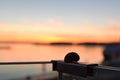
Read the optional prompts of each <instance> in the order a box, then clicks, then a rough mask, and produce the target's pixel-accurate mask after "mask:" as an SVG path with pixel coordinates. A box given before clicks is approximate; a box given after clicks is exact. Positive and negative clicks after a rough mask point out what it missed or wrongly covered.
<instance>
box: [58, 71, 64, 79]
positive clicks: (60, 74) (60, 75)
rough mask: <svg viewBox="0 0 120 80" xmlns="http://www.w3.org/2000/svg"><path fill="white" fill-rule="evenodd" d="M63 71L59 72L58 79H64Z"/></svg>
mask: <svg viewBox="0 0 120 80" xmlns="http://www.w3.org/2000/svg"><path fill="white" fill-rule="evenodd" d="M62 76H63V75H62V72H58V80H62Z"/></svg>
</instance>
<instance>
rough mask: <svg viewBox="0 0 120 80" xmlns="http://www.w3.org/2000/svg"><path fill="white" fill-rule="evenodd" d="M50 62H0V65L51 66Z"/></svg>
mask: <svg viewBox="0 0 120 80" xmlns="http://www.w3.org/2000/svg"><path fill="white" fill-rule="evenodd" d="M51 63H52V62H51V61H43V62H42V61H40V62H0V65H22V64H25V65H27V64H51Z"/></svg>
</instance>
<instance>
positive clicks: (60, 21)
mask: <svg viewBox="0 0 120 80" xmlns="http://www.w3.org/2000/svg"><path fill="white" fill-rule="evenodd" d="M119 9H120V0H0V37H2V38H1V39H0V41H30V42H55V41H70V42H75V43H76V42H93V41H94V42H113V41H117V42H118V41H120V10H119Z"/></svg>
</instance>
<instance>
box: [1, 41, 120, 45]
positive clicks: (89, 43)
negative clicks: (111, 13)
mask: <svg viewBox="0 0 120 80" xmlns="http://www.w3.org/2000/svg"><path fill="white" fill-rule="evenodd" d="M0 43H5V44H33V45H52V46H55V45H61V46H62V45H68V46H71V45H85V46H97V45H98V46H107V45H120V42H109V43H96V42H83V43H72V42H51V43H40V42H0Z"/></svg>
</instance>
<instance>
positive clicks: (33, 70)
mask: <svg viewBox="0 0 120 80" xmlns="http://www.w3.org/2000/svg"><path fill="white" fill-rule="evenodd" d="M1 46H9V47H10V49H0V62H16V61H17V62H19V61H51V60H63V59H64V56H65V55H66V54H67V53H68V52H71V51H72V52H73V51H74V52H77V53H78V54H79V55H80V62H84V63H100V62H101V61H102V60H103V54H102V51H103V49H104V47H102V46H77V45H73V46H50V45H31V44H0V47H1ZM46 69H47V72H50V71H52V69H51V65H47V68H46ZM41 73H42V65H0V80H9V79H12V78H17V77H23V76H27V75H35V74H41Z"/></svg>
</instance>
